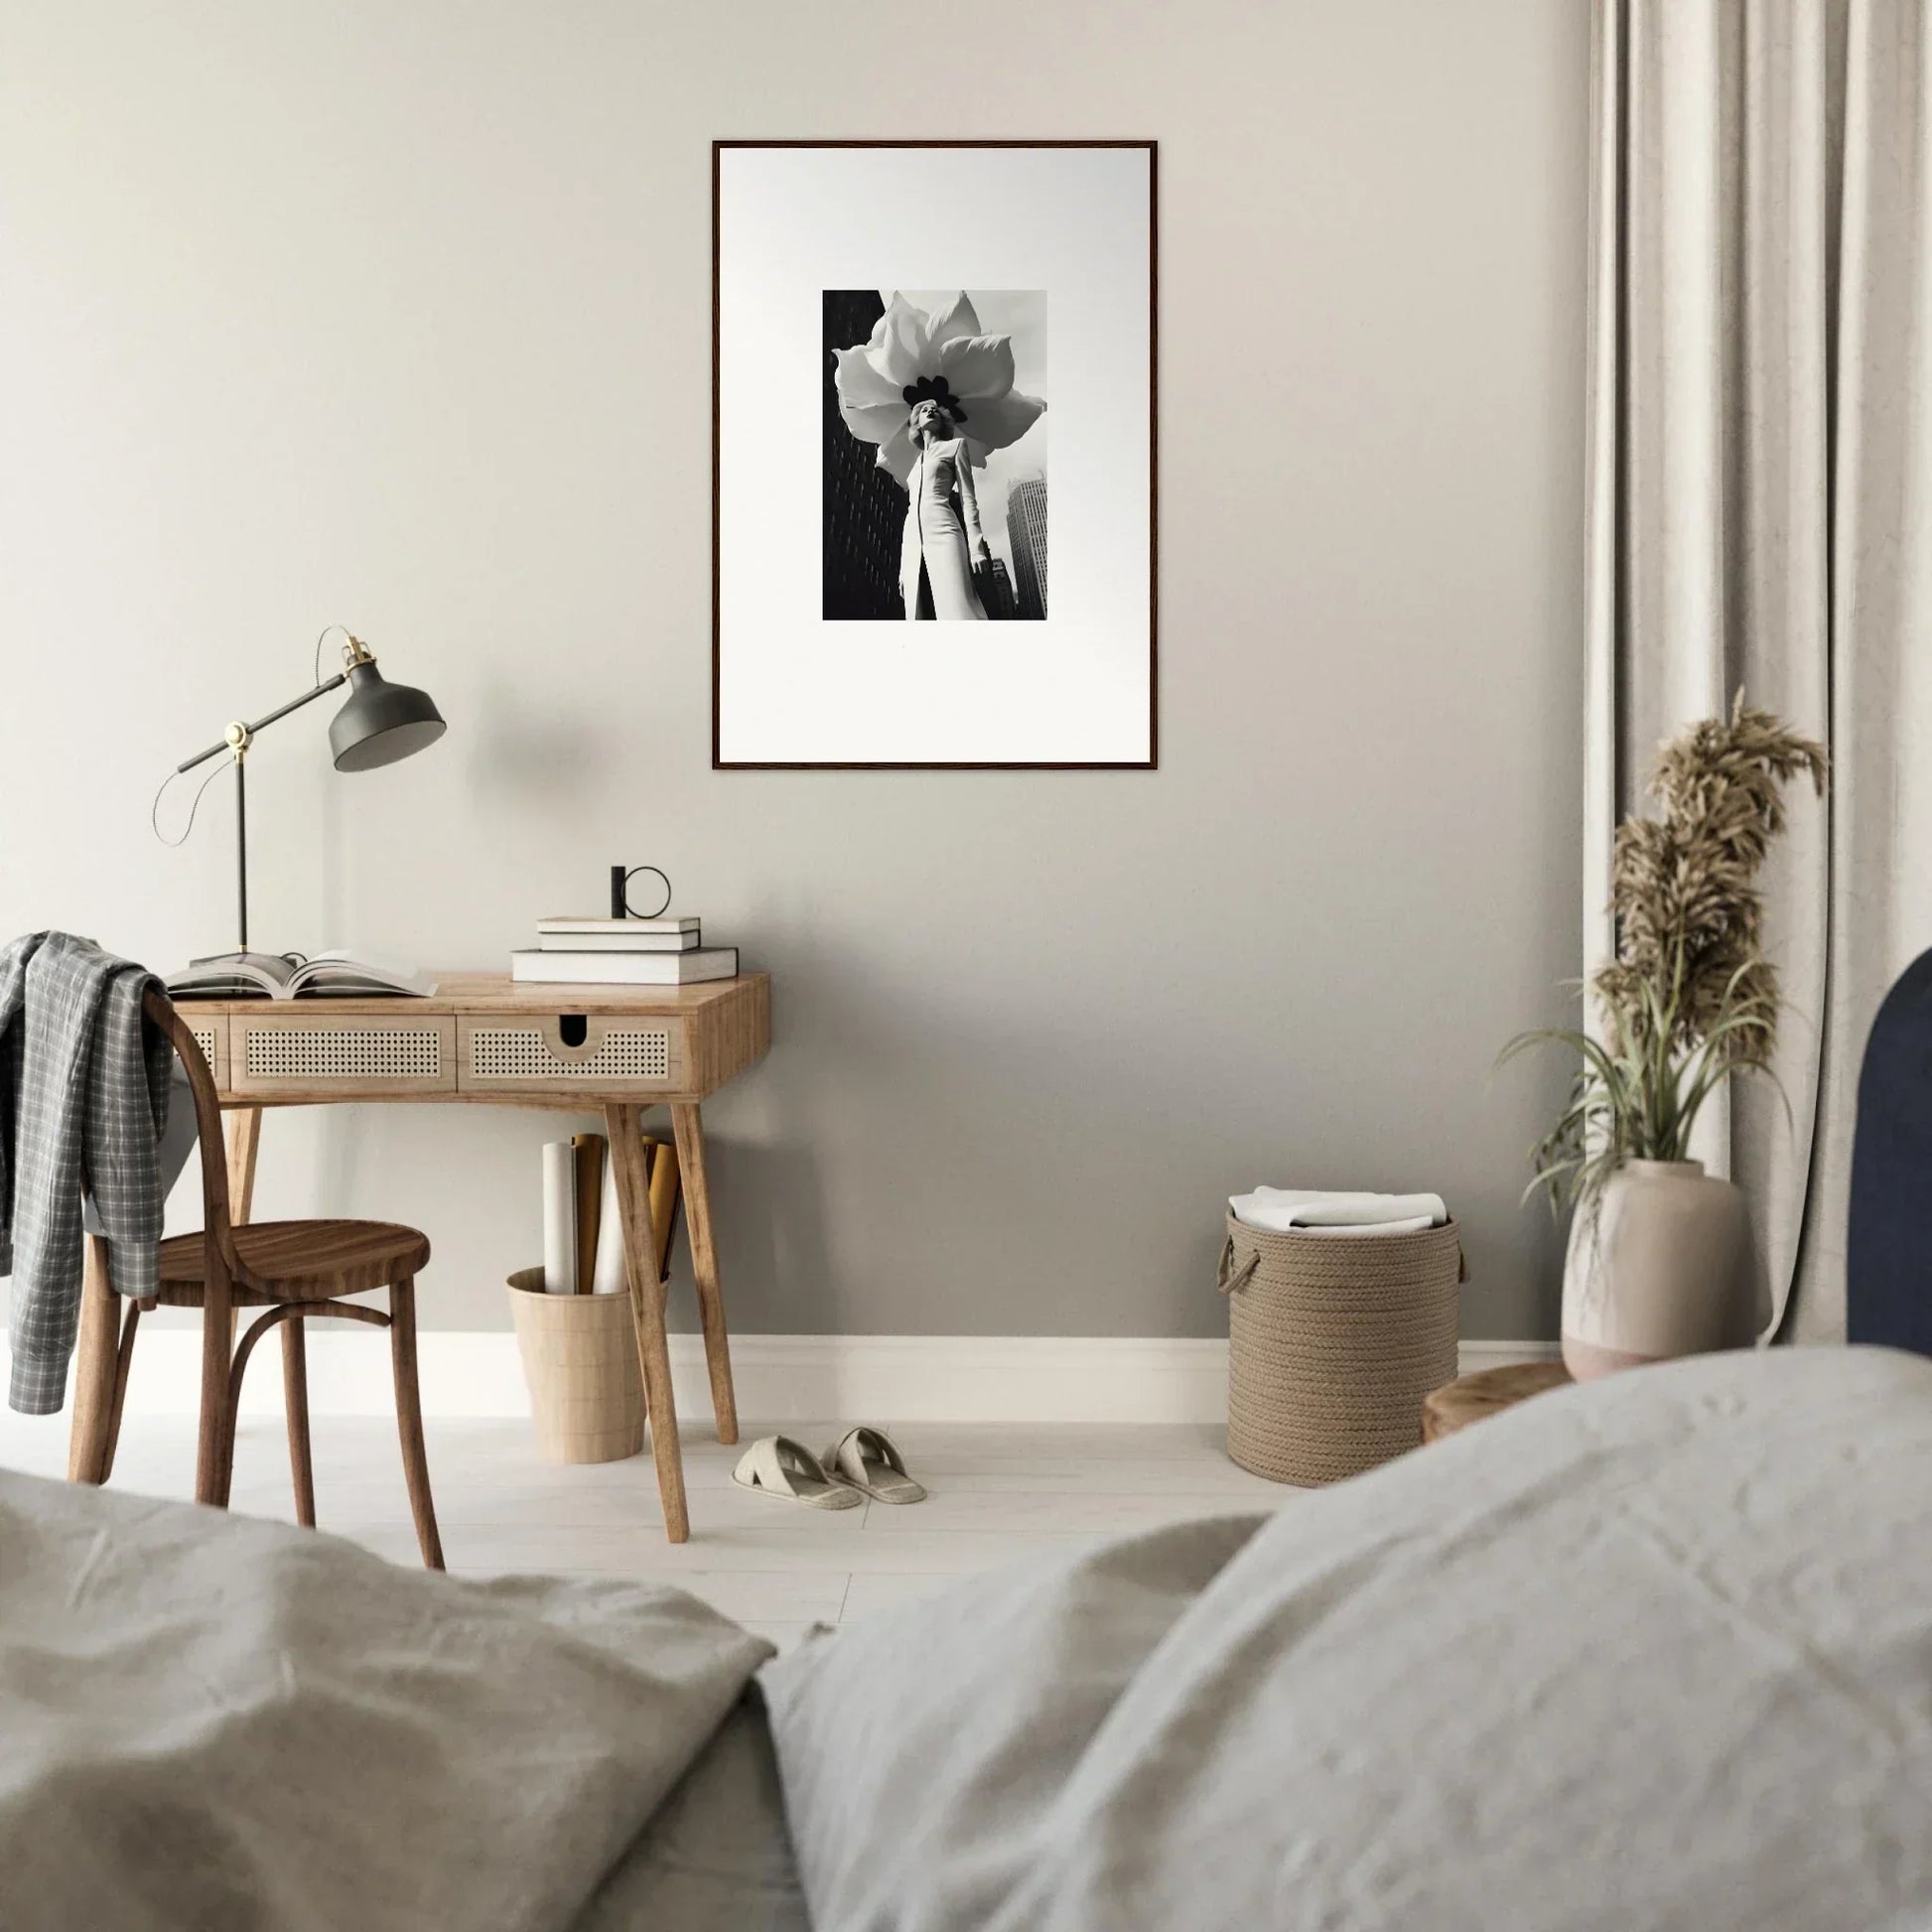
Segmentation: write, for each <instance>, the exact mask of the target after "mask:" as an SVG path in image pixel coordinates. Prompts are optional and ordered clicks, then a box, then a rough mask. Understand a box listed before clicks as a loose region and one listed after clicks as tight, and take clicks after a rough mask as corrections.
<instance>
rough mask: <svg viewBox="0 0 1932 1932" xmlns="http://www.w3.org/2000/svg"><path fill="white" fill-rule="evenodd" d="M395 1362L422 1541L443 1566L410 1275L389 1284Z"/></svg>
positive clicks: (408, 1475) (401, 1429)
mask: <svg viewBox="0 0 1932 1932" xmlns="http://www.w3.org/2000/svg"><path fill="white" fill-rule="evenodd" d="M389 1360H390V1364H391V1366H392V1367H393V1368H394V1370H395V1377H396V1431H397V1433H398V1434H399V1435H400V1436H401V1438H402V1472H403V1476H404V1479H405V1480H406V1481H407V1482H408V1484H409V1507H410V1511H411V1513H412V1514H413V1515H414V1516H415V1518H416V1541H417V1542H418V1543H420V1544H421V1545H422V1546H423V1562H424V1563H425V1564H427V1565H428V1566H429V1568H430V1569H432V1570H441V1569H442V1568H443V1540H442V1538H441V1537H439V1536H438V1535H437V1533H436V1505H435V1503H434V1502H433V1501H432V1500H431V1499H430V1493H429V1459H428V1457H427V1456H426V1455H425V1454H424V1452H423V1398H422V1391H421V1390H420V1389H419V1388H418V1387H417V1385H416V1283H415V1279H414V1277H413V1276H409V1275H404V1276H403V1277H401V1278H400V1279H399V1280H397V1281H393V1282H391V1283H390V1284H389Z"/></svg>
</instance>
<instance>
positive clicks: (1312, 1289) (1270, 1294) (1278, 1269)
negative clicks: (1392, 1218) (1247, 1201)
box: [1219, 1214, 1465, 1485]
mask: <svg viewBox="0 0 1932 1932" xmlns="http://www.w3.org/2000/svg"><path fill="white" fill-rule="evenodd" d="M1227 1226H1228V1235H1227V1245H1226V1247H1224V1248H1223V1249H1222V1251H1221V1272H1220V1284H1219V1285H1220V1289H1221V1292H1222V1293H1223V1294H1224V1295H1226V1296H1227V1298H1228V1454H1229V1455H1230V1456H1232V1457H1233V1459H1234V1460H1235V1461H1236V1462H1238V1463H1240V1465H1241V1466H1242V1467H1243V1468H1244V1469H1252V1470H1253V1471H1254V1473H1255V1474H1256V1475H1261V1476H1269V1477H1272V1478H1273V1479H1274V1480H1275V1481H1276V1482H1293V1483H1299V1484H1303V1485H1309V1484H1313V1483H1320V1482H1338V1481H1340V1480H1341V1478H1342V1477H1343V1476H1352V1475H1357V1474H1359V1473H1360V1472H1361V1471H1362V1470H1363V1469H1372V1468H1373V1467H1374V1466H1375V1465H1376V1464H1377V1463H1378V1462H1386V1461H1388V1460H1389V1459H1390V1458H1391V1457H1392V1456H1397V1455H1400V1454H1402V1453H1403V1451H1404V1450H1405V1449H1414V1448H1415V1447H1416V1443H1417V1440H1418V1431H1419V1429H1420V1426H1421V1425H1420V1420H1419V1419H1420V1417H1421V1414H1422V1399H1423V1397H1424V1396H1426V1395H1428V1394H1430V1393H1431V1392H1432V1391H1433V1390H1436V1389H1440V1388H1441V1387H1442V1386H1443V1384H1444V1383H1445V1382H1452V1381H1454V1379H1455V1340H1456V1328H1457V1320H1456V1316H1457V1300H1458V1298H1457V1295H1456V1287H1457V1285H1458V1283H1460V1282H1461V1281H1462V1280H1464V1279H1465V1271H1464V1269H1463V1266H1462V1237H1461V1234H1460V1231H1459V1230H1458V1229H1457V1227H1456V1224H1455V1223H1454V1221H1452V1220H1451V1221H1449V1222H1448V1223H1447V1224H1446V1225H1444V1226H1442V1227H1439V1228H1423V1229H1421V1230H1420V1231H1418V1232H1416V1233H1413V1234H1365V1235H1339V1234H1307V1233H1301V1232H1296V1233H1292V1234H1272V1233H1268V1232H1265V1231H1264V1230H1262V1229H1260V1228H1251V1227H1246V1226H1244V1225H1243V1224H1242V1223H1241V1222H1239V1221H1237V1220H1236V1219H1235V1218H1234V1216H1233V1215H1231V1214H1230V1215H1229V1216H1228V1224H1227Z"/></svg>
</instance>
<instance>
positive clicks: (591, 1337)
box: [509, 1268, 644, 1462]
mask: <svg viewBox="0 0 1932 1932" xmlns="http://www.w3.org/2000/svg"><path fill="white" fill-rule="evenodd" d="M509 1297H510V1311H511V1313H512V1314H513V1315H514V1317H515V1320H516V1345H517V1348H518V1350H519V1352H520V1353H521V1354H522V1357H523V1379H524V1381H525V1382H527V1383H528V1384H529V1389H530V1414H531V1416H532V1417H533V1418H534V1419H535V1422H536V1426H537V1449H538V1450H539V1451H540V1452H541V1454H542V1455H543V1457H544V1459H545V1460H546V1461H548V1462H616V1461H620V1460H621V1459H622V1458H623V1457H624V1456H626V1455H635V1454H636V1453H637V1452H638V1451H639V1450H640V1449H642V1448H643V1447H644V1390H643V1384H642V1382H641V1381H640V1380H639V1378H638V1374H637V1338H636V1335H635V1332H634V1331H633V1329H632V1328H631V1325H630V1297H629V1296H628V1295H546V1294H545V1293H544V1292H543V1270H542V1269H541V1268H522V1269H519V1270H518V1271H517V1272H516V1273H515V1274H514V1275H512V1276H511V1277H510V1278H509Z"/></svg>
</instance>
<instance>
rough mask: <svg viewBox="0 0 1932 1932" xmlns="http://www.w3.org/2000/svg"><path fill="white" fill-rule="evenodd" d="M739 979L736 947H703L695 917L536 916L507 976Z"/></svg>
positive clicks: (618, 980)
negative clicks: (530, 939) (529, 941)
mask: <svg viewBox="0 0 1932 1932" xmlns="http://www.w3.org/2000/svg"><path fill="white" fill-rule="evenodd" d="M737 977H738V948H737V947H736V946H707V945H706V944H705V943H704V938H703V933H702V930H701V928H700V925H699V922H698V921H697V920H696V919H675V918H664V919H568V918H556V919H539V920H538V921H537V943H536V945H535V946H534V947H531V948H526V949H524V950H522V951H518V952H513V953H511V954H510V978H511V979H513V980H521V981H526V982H529V983H531V984H537V985H556V986H695V985H696V984H697V983H698V982H699V981H700V980H729V979H736V978H737Z"/></svg>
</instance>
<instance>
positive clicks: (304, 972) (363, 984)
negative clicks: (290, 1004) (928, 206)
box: [166, 952, 436, 1000]
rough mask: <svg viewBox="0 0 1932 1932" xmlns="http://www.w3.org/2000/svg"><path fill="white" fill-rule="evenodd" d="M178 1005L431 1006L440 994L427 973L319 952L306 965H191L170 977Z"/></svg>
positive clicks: (260, 956) (237, 958) (265, 960)
mask: <svg viewBox="0 0 1932 1932" xmlns="http://www.w3.org/2000/svg"><path fill="white" fill-rule="evenodd" d="M166 985H167V988H168V991H169V993H170V995H171V996H173V997H174V998H176V999H185V1000H193V999H196V998H198V997H199V998H201V999H204V1000H254V999H262V1000H301V999H311V998H313V999H327V998H329V997H331V996H334V997H335V998H338V999H352V998H358V997H366V996H368V995H369V994H377V995H381V994H389V993H400V994H405V995H407V996H409V997H411V998H414V999H419V1000H426V999H428V998H429V996H430V995H431V994H432V993H434V992H435V991H436V982H435V981H434V980H433V979H431V978H430V977H429V975H428V974H427V973H419V972H418V971H417V970H416V968H415V967H413V966H405V965H402V964H401V963H399V962H398V961H395V960H377V959H357V958H355V957H353V956H352V955H351V954H349V953H345V952H319V953H317V954H316V955H315V956H314V957H313V958H312V959H305V958H304V957H303V956H302V954H300V953H298V952H290V953H261V952H251V953H226V954H223V955H221V956H220V957H219V958H215V959H198V960H194V961H191V962H190V963H189V964H188V965H186V966H184V967H182V968H181V970H180V971H179V972H174V973H170V974H169V975H168V978H167V981H166Z"/></svg>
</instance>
